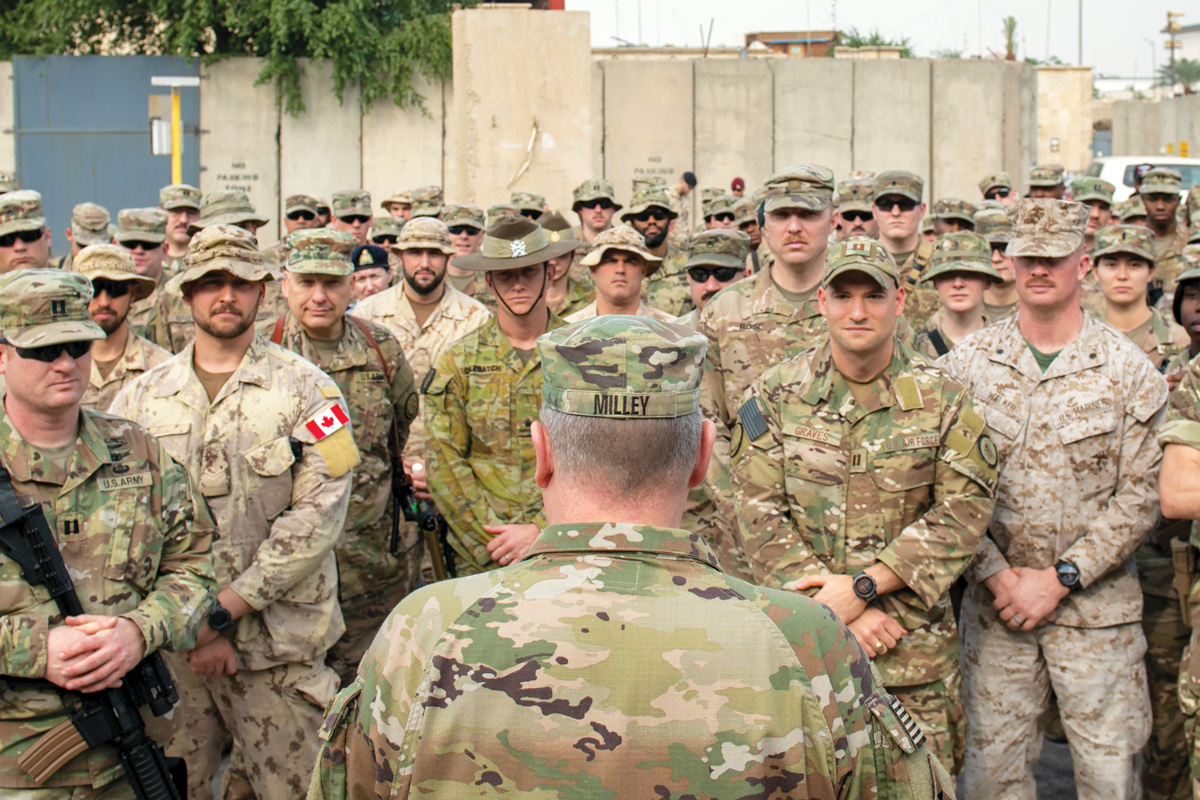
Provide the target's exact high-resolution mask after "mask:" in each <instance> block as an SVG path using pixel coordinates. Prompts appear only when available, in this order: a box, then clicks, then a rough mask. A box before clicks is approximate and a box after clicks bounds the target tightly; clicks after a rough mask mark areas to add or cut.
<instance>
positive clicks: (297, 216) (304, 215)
mask: <svg viewBox="0 0 1200 800" xmlns="http://www.w3.org/2000/svg"><path fill="white" fill-rule="evenodd" d="M287 218H288V219H290V220H291V221H292V222H297V221H299V220H304V221H305V222H309V221H311V220H314V219H316V218H317V215H316V214H314V213H312V212H311V211H289V212H288V215H287Z"/></svg>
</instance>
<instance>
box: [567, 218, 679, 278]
mask: <svg viewBox="0 0 1200 800" xmlns="http://www.w3.org/2000/svg"><path fill="white" fill-rule="evenodd" d="M609 250H623V251H625V252H626V253H634V254H635V255H638V256H641V258H642V260H643V261H645V262H646V274H645V276H644V277H646V278H649V277H650V276H651V275H653V274H654V273H656V272H658V268H659V267H660V266H662V259H661V258H659V257H658V256H656V255H654V254H653V253H651V252H650V251H649V250H647V249H646V238H645V237H644V236H642V234H640V233H638V231H637V230H636V229H635V228H632V227H630V226H629V225H614V226H613V227H611V228H609V229H608V230H606V231H601V232H600V233H599V234H597V236H596V238H595V239H593V240H592V249H591V250H590V251H589V252H588V254H587V255H585V256H584V257H583V258H581V259H580V260H579V263H580V265H582V266H585V267H596V266H599V265H600V264H601V263H603V261H604V256H605V255H607V253H608V251H609Z"/></svg>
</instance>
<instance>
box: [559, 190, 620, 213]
mask: <svg viewBox="0 0 1200 800" xmlns="http://www.w3.org/2000/svg"><path fill="white" fill-rule="evenodd" d="M596 200H607V201H608V202H610V203H612V204H613V210H615V211H620V210H621V209H622V208H624V207H625V206H623V205H621V204H620V203H618V202H617V198H615V197H613V196H612V195H611V194H609V193H608V192H587V193H585V194H582V195H580V196H579V197H576V198H575V202H574V203H572V204H571V210H572V211H574V212H576V213H578V212H579V208H580V206H582V205H583V204H584V203H591V202H594V201H596Z"/></svg>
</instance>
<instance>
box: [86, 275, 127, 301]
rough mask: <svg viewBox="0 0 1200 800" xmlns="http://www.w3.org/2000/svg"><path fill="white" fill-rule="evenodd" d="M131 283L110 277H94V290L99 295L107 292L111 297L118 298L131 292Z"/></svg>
mask: <svg viewBox="0 0 1200 800" xmlns="http://www.w3.org/2000/svg"><path fill="white" fill-rule="evenodd" d="M129 289H130V284H129V283H128V282H126V281H114V280H109V279H108V278H93V279H92V292H93V293H94V294H95V295H96V296H97V297H99V296H100V295H101V294H107V295H108V296H109V297H112V298H114V299H115V298H117V297H124V296H125V295H127V294H129Z"/></svg>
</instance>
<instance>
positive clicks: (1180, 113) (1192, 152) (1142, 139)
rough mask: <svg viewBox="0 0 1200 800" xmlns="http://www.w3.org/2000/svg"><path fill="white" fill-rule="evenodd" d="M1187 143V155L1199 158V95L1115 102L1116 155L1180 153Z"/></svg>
mask: <svg viewBox="0 0 1200 800" xmlns="http://www.w3.org/2000/svg"><path fill="white" fill-rule="evenodd" d="M1184 142H1186V143H1187V147H1188V156H1189V157H1190V158H1200V96H1196V95H1192V96H1184V97H1173V98H1169V99H1167V100H1163V101H1161V102H1157V103H1150V102H1146V101H1142V100H1121V101H1118V102H1116V103H1113V155H1116V156H1154V155H1162V154H1165V153H1168V152H1170V153H1173V154H1174V155H1180V153H1181V150H1182V148H1181V144H1182V143H1184Z"/></svg>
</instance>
